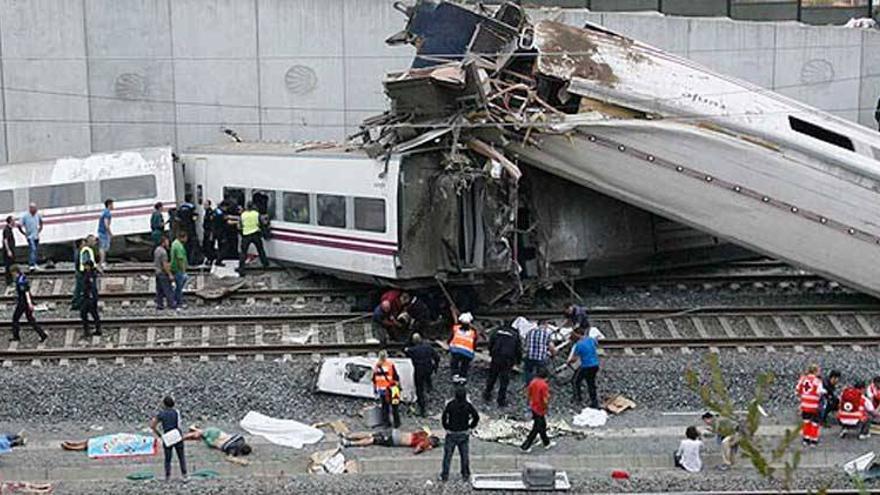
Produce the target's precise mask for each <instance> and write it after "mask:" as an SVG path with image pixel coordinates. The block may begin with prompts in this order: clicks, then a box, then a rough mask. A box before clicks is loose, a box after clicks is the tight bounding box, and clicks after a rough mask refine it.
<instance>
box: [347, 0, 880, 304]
mask: <svg viewBox="0 0 880 495" xmlns="http://www.w3.org/2000/svg"><path fill="white" fill-rule="evenodd" d="M395 7H396V8H397V9H398V10H400V11H401V12H403V13H404V14H405V15H406V16H407V18H408V22H407V26H406V29H405V30H404V31H402V32H400V33H398V34H396V35H394V36H392V37H391V38H389V39H388V40H387V41H388V43H390V44H410V45H413V46H414V47H415V48H416V56H415V59H414V62H413V64H412V67H411V68H410V69H409V70H406V71H403V72H399V73H392V74H389V75H388V76H387V77H386V79H385V81H384V86H385V91H386V93H387V95H388V97H389V98H390V100H391V109H390V110H389V111H388V112H386V113H384V114H382V115H380V116H377V117H374V118H370V119H368V120H366V121H365V122H364V123H363V124H362V132H361V133H360V137H361V138H362V140H363V143H364V144H363V147H364V149H365V150H366V151H367V153H369V154H370V155H371V156H373V157H381V156H391V155H392V154H397V155H401V154H433V156H435V161H436V160H439V162H440V163H441V164H442V169H443V172H442V173H440V174H438V175H436V176H435V178H434V180H435V183H434V184H433V187H431V188H430V191H431V201H429V202H428V203H426V204H427V207H424V205H423V208H422V210H423V211H421V212H420V213H417V214H414V217H415V219H416V220H418V219H419V217H424V216H427V214H428V212H430V214H431V218H432V219H434V220H436V221H435V222H434V223H433V224H432V225H434V228H435V229H436V230H439V231H442V232H440V233H439V235H440V236H441V237H442V238H443V240H442V245H443V246H444V250H445V252H446V265H447V266H445V267H441V269H440V270H439V271H440V272H443V271H444V269H445V270H447V271H449V272H455V271H458V272H459V273H460V272H462V271H463V270H464V269H466V268H467V267H468V266H471V265H472V266H476V267H478V268H479V269H480V270H482V271H483V272H490V271H492V270H493V269H494V270H495V271H496V272H504V271H506V272H507V273H509V274H512V275H513V276H514V278H515V279H517V280H519V279H520V277H522V276H523V274H526V276H527V277H528V278H532V279H534V280H537V281H539V282H538V283H544V282H546V281H548V280H551V281H552V280H558V279H560V278H565V277H568V276H573V277H577V276H600V275H605V274H610V273H615V272H616V273H622V272H626V271H628V270H629V271H635V270H644V269H649V268H653V267H656V266H657V264H658V260H661V261H662V260H663V259H664V256H666V255H670V253H677V254H678V255H679V258H678V259H679V261H678V263H679V264H680V263H681V261H684V262H693V261H695V260H697V259H698V258H701V259H703V260H706V259H707V258H708V259H719V258H726V259H729V258H731V257H737V256H743V255H744V254H750V253H755V252H757V253H761V254H764V255H768V256H772V257H775V258H778V259H781V260H785V261H788V262H790V263H792V264H793V265H796V266H801V267H804V268H806V269H809V270H811V271H813V272H815V273H818V274H820V275H824V276H826V277H829V278H832V279H836V280H839V281H841V282H843V283H845V284H847V285H850V286H851V287H854V288H856V289H859V290H863V291H865V292H868V293H871V294H874V295H880V282H878V280H880V226H878V224H877V223H876V221H875V219H876V218H878V216H880V202H878V201H877V197H876V196H877V191H880V162H878V160H880V135H878V134H877V133H876V132H874V131H873V130H871V129H868V128H865V127H861V126H859V125H857V124H854V123H852V122H849V121H846V120H843V119H840V118H838V117H835V116H833V115H830V114H828V113H826V112H823V111H821V110H818V109H815V108H812V107H809V106H807V105H804V104H803V103H800V102H797V101H794V100H791V99H789V98H787V97H784V96H782V95H779V94H776V93H773V92H772V91H770V90H766V89H764V88H760V87H758V86H756V85H753V84H751V83H748V82H744V81H740V80H736V79H734V78H730V77H727V76H723V75H720V74H717V73H714V72H712V71H710V70H708V69H706V68H704V67H702V66H700V65H698V64H696V63H693V62H691V61H689V60H687V59H684V58H681V57H678V56H675V55H672V54H669V53H666V52H663V51H662V50H658V49H656V48H653V47H651V46H648V45H645V44H642V43H639V42H637V41H633V40H631V39H628V38H626V37H623V36H621V35H618V34H616V33H613V32H610V31H608V30H606V29H604V28H602V27H601V26H597V25H593V24H587V25H586V26H585V27H583V28H577V27H572V26H569V25H566V24H563V23H560V22H556V21H553V20H541V21H538V22H534V23H533V22H530V20H529V18H528V17H527V15H526V12H525V11H524V10H523V9H522V8H521V7H520V6H518V5H517V4H515V3H513V2H507V3H505V4H503V5H501V6H500V7H499V8H498V9H497V10H496V11H494V13H493V12H489V11H487V10H485V9H483V8H482V7H475V10H471V9H470V8H468V7H465V6H461V5H458V4H455V3H450V2H446V1H442V0H418V1H417V3H415V5H413V6H404V5H403V4H402V3H400V2H398V3H396V4H395ZM554 181H556V182H554ZM570 187H576V188H575V189H571V188H570ZM455 197H457V198H458V203H459V207H460V206H461V203H468V202H470V203H473V211H475V212H476V214H475V215H474V218H475V220H473V221H472V223H473V224H474V225H471V227H472V228H470V229H467V228H462V225H461V222H462V216H461V208H459V209H458V210H456V209H455V208H453V207H452V206H450V205H451V204H453V205H454V202H453V201H448V199H449V198H455ZM404 206H407V205H404ZM456 215H458V216H456ZM663 222H666V223H667V224H673V226H672V227H662V228H661V227H660V226H662V225H664V223H663ZM418 224H419V222H418V221H413V222H409V223H407V224H406V225H405V228H404V231H403V234H402V235H403V241H404V243H405V242H406V241H407V236H408V235H409V234H410V233H411V232H410V231H414V230H418V227H417V226H418ZM450 225H456V228H446V227H447V226H450ZM407 229H409V230H407ZM670 232H671V233H670ZM682 232H684V234H682ZM434 234H435V235H438V233H436V232H435V233H434ZM462 236H464V237H465V240H466V241H467V242H465V243H464V245H465V246H466V247H468V246H470V247H473V246H477V247H476V248H473V249H472V252H467V253H465V256H462V249H461V246H462V242H461V240H462ZM468 236H470V237H471V238H468ZM676 236H678V237H676ZM482 237H485V238H486V239H483V238H482ZM422 238H423V239H424V236H423V237H422ZM666 244H669V245H670V246H671V247H669V248H668V249H665V252H664V248H663V246H664V245H666ZM480 246H482V247H484V249H480ZM466 250H467V249H466ZM700 250H702V251H700ZM695 253H702V254H695ZM462 260H464V263H463V262H462ZM852 260H861V262H860V263H853V262H852ZM666 264H667V265H669V264H674V263H666ZM520 288H522V287H521V286H520Z"/></svg>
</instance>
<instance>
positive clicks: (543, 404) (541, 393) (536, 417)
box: [520, 366, 556, 452]
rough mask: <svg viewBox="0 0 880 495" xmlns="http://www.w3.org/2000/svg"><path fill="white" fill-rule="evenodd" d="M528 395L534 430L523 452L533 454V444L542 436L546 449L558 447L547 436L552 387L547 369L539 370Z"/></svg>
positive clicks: (523, 447)
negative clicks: (549, 383)
mask: <svg viewBox="0 0 880 495" xmlns="http://www.w3.org/2000/svg"><path fill="white" fill-rule="evenodd" d="M526 395H527V396H528V398H529V409H531V411H532V430H531V431H530V432H529V436H528V437H526V441H525V442H523V444H522V447H520V448H521V449H522V450H523V452H531V451H532V443H534V441H535V438H536V437H537V436H538V435H540V436H541V443H543V444H544V448H545V449H549V448H551V447H553V446H554V445H556V442H551V441H550V438H549V437H548V436H547V408H548V406H549V405H550V385H548V384H547V368H544V367H543V366H542V367H540V368H538V372H537V374H536V375H535V377H534V378H532V381H531V382H529V386H528V387H526Z"/></svg>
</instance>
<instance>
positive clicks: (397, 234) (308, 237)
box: [180, 143, 741, 286]
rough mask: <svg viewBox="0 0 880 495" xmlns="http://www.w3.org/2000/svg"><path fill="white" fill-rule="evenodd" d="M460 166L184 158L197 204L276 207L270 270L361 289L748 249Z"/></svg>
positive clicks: (292, 147) (413, 161)
mask: <svg viewBox="0 0 880 495" xmlns="http://www.w3.org/2000/svg"><path fill="white" fill-rule="evenodd" d="M449 159H450V158H449V156H448V154H447V153H446V152H444V151H440V150H432V149H431V146H430V145H429V146H427V147H417V149H410V150H403V151H398V152H394V153H391V154H387V155H384V156H382V157H379V158H375V157H370V156H369V155H368V154H367V153H366V151H365V150H364V149H363V148H362V147H360V146H352V147H343V146H338V145H332V144H321V145H315V144H300V145H297V144H289V143H225V144H218V145H209V146H201V147H196V148H192V149H190V150H188V151H186V152H185V153H183V154H181V157H180V161H181V164H182V167H183V169H184V176H185V178H186V185H185V189H186V190H188V191H191V192H192V193H193V194H194V197H193V200H194V202H196V203H197V204H202V203H203V202H204V200H207V199H210V200H212V201H213V203H214V204H215V205H216V204H217V203H218V202H219V201H220V200H223V199H225V200H227V201H231V202H234V203H237V204H239V205H240V206H244V203H246V202H247V201H248V200H250V199H251V198H253V197H254V195H256V194H259V195H262V196H263V197H265V198H268V214H269V217H270V218H271V228H270V231H271V236H270V238H269V239H268V240H267V241H266V242H265V246H266V250H267V253H268V255H269V256H270V257H271V258H273V259H276V260H278V261H281V262H286V263H291V264H295V265H298V266H303V267H306V268H309V269H314V270H319V271H324V272H329V273H333V274H337V275H340V276H343V277H345V278H350V279H358V280H365V281H370V282H379V283H383V284H394V285H401V286H419V285H424V284H426V283H427V284H432V283H434V279H435V277H437V276H440V277H442V278H444V279H446V280H449V281H450V282H453V283H479V282H482V281H483V280H484V279H485V278H498V277H500V278H502V279H510V278H511V277H516V278H528V279H533V280H552V279H553V278H558V277H562V276H566V277H572V276H585V275H590V276H600V275H611V274H617V273H623V272H630V271H637V270H644V269H647V268H651V267H659V266H665V265H668V264H674V263H680V262H682V261H683V260H686V261H693V260H712V259H717V258H719V257H724V256H730V255H731V254H732V253H733V251H732V250H736V248H733V247H732V246H730V245H724V244H721V243H719V242H718V240H717V239H715V238H714V237H712V236H707V235H705V234H702V233H699V232H696V231H694V230H692V229H687V228H684V227H681V226H680V225H678V224H674V223H672V222H668V221H665V220H662V219H660V218H659V217H657V216H655V215H652V214H650V213H648V212H646V211H644V210H640V209H638V208H634V207H632V206H629V205H627V204H626V203H623V202H620V201H617V200H615V199H612V198H610V197H608V196H604V195H602V194H599V193H596V192H594V191H591V190H589V189H586V188H584V187H581V186H579V185H576V184H573V183H571V182H569V181H566V180H564V179H560V178H558V177H556V176H554V175H552V174H548V173H546V172H543V171H541V170H538V169H534V168H529V167H526V168H524V169H523V171H522V172H523V173H522V178H521V179H520V180H519V181H516V182H512V181H510V180H508V179H507V178H506V177H501V176H498V174H497V173H493V171H492V164H491V163H490V162H489V161H486V162H485V163H484V165H486V166H487V167H488V168H487V169H486V170H485V171H484V170H483V169H482V168H479V169H473V170H470V171H467V172H465V171H463V170H460V169H459V170H453V169H450V166H449ZM242 170H247V173H246V174H243V173H242ZM496 172H497V171H496ZM562 198H564V201H563V200H562ZM736 252H737V253H740V254H741V251H736Z"/></svg>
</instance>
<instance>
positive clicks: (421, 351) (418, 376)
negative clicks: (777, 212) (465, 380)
mask: <svg viewBox="0 0 880 495" xmlns="http://www.w3.org/2000/svg"><path fill="white" fill-rule="evenodd" d="M403 352H404V353H405V354H406V357H408V358H410V360H412V363H413V374H414V375H415V376H414V378H415V382H416V401H417V402H418V405H419V416H421V417H425V416H426V415H427V402H428V394H429V393H431V392H433V391H434V384H433V383H432V380H431V376H432V375H433V374H434V370H436V369H437V367H438V366H439V365H440V355H439V354H437V351H436V350H435V349H434V348H433V347H431V344H429V343H427V342H425V341H424V340H422V336H421V335H419V334H417V333H416V334H413V336H412V346H410V347H407V348H406V349H404V351H403Z"/></svg>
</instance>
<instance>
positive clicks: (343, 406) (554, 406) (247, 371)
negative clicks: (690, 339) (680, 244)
mask: <svg viewBox="0 0 880 495" xmlns="http://www.w3.org/2000/svg"><path fill="white" fill-rule="evenodd" d="M720 361H721V366H722V369H723V370H724V372H725V376H726V379H727V381H728V384H729V393H730V396H731V397H732V399H733V400H734V401H735V402H736V403H737V404H738V405H739V406H742V405H745V403H746V402H747V401H748V400H749V399H750V398H751V396H752V391H753V388H754V384H755V378H756V375H757V373H759V372H763V371H772V372H773V373H774V374H775V377H776V379H775V381H774V383H773V385H772V387H771V390H770V392H769V393H768V395H767V401H766V407H767V409H768V410H770V411H771V412H773V411H776V412H780V411H781V412H788V413H793V411H794V410H795V408H796V398H795V397H794V392H793V387H794V383H795V382H796V380H797V377H798V376H799V375H800V373H801V372H802V370H803V369H804V368H805V367H806V366H807V365H808V364H810V363H818V364H819V365H820V366H821V367H822V368H823V369H826V370H829V369H839V370H841V372H842V373H843V382H844V383H847V382H849V381H851V380H852V379H854V378H856V377H860V378H863V379H868V378H870V376H869V375H872V374H874V373H875V372H876V371H875V370H876V365H877V359H876V356H875V355H874V354H873V353H869V352H860V353H855V352H833V353H821V354H811V353H803V354H800V353H789V352H784V353H782V352H780V353H767V352H765V351H763V350H751V351H750V352H749V353H747V354H740V353H736V352H735V351H729V352H723V353H722V354H721V356H720ZM128 363H129V364H127V365H126V366H118V365H114V364H112V363H110V362H102V363H99V364H98V365H94V366H88V365H85V364H77V363H73V364H71V365H70V366H58V365H55V364H50V365H44V366H42V367H36V366H30V365H18V366H15V367H11V368H3V369H2V370H0V396H3V397H14V398H15V400H4V401H0V422H8V421H28V422H42V423H52V422H70V421H73V422H88V423H93V422H95V421H96V420H103V421H119V422H129V421H137V422H140V421H143V420H144V418H145V417H146V416H147V415H149V414H151V413H153V412H155V409H156V407H157V404H158V402H159V400H161V398H162V397H163V396H165V395H169V394H170V395H173V396H175V397H176V398H177V400H178V402H179V404H180V408H181V410H182V412H183V413H184V414H185V415H186V416H188V417H190V418H194V417H195V418H205V419H210V420H218V421H227V422H236V421H238V420H239V419H241V417H243V415H244V414H245V413H247V411H249V410H258V411H261V412H263V413H265V414H270V415H274V416H277V417H287V418H294V419H298V420H300V421H303V422H312V421H319V420H324V419H326V418H332V417H336V416H352V415H356V414H357V413H358V412H359V411H360V410H361V408H362V407H363V406H364V405H365V403H366V401H364V400H359V399H352V398H347V397H338V396H330V395H324V394H318V393H315V391H314V383H315V380H316V377H317V369H318V364H317V362H316V361H315V360H314V359H312V358H295V359H294V360H292V361H287V362H282V361H280V360H275V361H266V362H255V361H252V360H251V358H247V357H239V359H238V361H236V362H228V361H226V360H214V361H211V362H207V363H199V362H195V361H183V362H181V363H171V362H168V361H160V362H156V363H154V364H150V365H146V364H135V363H134V362H132V360H129V361H128ZM702 365H703V355H702V353H699V352H694V353H693V354H690V355H685V354H681V353H679V352H678V351H667V352H665V353H664V354H663V355H660V356H635V357H609V358H605V359H604V360H603V362H602V370H601V372H600V374H599V378H598V383H599V392H600V396H603V395H609V394H612V393H622V394H624V395H626V396H628V397H630V398H632V399H633V400H635V401H636V402H637V403H638V404H639V408H638V409H637V410H636V412H637V414H638V415H639V416H641V415H642V414H649V415H656V414H657V413H658V412H663V411H694V410H700V409H701V408H702V404H701V402H700V400H699V398H698V397H697V396H696V395H695V394H694V393H693V392H691V391H690V390H689V389H688V388H687V386H686V384H685V379H684V370H685V369H687V368H688V367H700V366H702ZM485 378H486V369H485V368H484V367H482V366H475V367H474V369H473V371H472V373H471V385H470V386H469V390H470V395H471V398H472V400H473V401H474V403H475V404H477V406H478V407H479V408H480V410H481V411H485V412H488V413H490V414H492V415H497V413H498V412H499V411H498V410H497V408H496V406H495V405H494V403H485V402H484V401H483V400H482V399H481V398H480V397H479V395H480V392H481V391H482V388H483V386H484V383H485ZM434 381H435V388H436V392H435V394H434V395H433V397H432V403H431V405H430V408H431V412H433V413H436V412H439V408H440V406H441V404H442V403H443V401H444V400H445V398H448V397H450V396H451V391H452V390H451V389H452V386H451V383H450V380H449V370H448V367H447V366H446V360H445V359H444V363H443V365H442V366H441V369H440V370H439V371H438V373H437V375H435V380H434ZM522 385H523V384H522V381H521V379H520V378H519V377H514V378H513V379H512V381H511V386H510V390H509V397H510V398H511V399H512V405H511V406H509V407H508V408H507V409H505V410H504V412H507V413H518V414H520V413H522V412H524V411H525V400H524V397H523V395H522V393H521V392H520V390H521V387H522ZM551 385H552V390H553V398H552V403H551V415H554V414H564V415H566V416H568V415H570V414H571V413H573V412H575V411H576V410H579V408H578V407H575V405H574V404H573V403H572V400H571V388H570V385H568V382H567V381H563V380H561V379H560V380H556V381H554V382H551ZM630 416H632V415H630ZM626 417H627V415H623V416H621V419H625V418H626ZM642 419H644V418H642Z"/></svg>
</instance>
